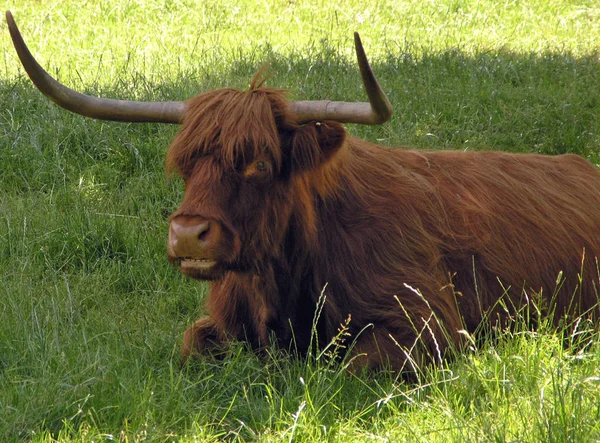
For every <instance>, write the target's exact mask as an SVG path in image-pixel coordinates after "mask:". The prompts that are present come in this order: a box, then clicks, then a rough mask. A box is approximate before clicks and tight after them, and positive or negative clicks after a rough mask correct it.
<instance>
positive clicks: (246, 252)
mask: <svg viewBox="0 0 600 443" xmlns="http://www.w3.org/2000/svg"><path fill="white" fill-rule="evenodd" d="M6 19H7V22H8V27H9V30H10V33H11V37H12V39H13V43H14V45H15V48H16V50H17V53H18V55H19V58H20V59H21V62H22V63H23V66H24V67H25V70H26V71H27V73H28V74H29V77H30V78H31V79H32V81H33V82H34V83H35V85H36V86H37V87H38V88H39V89H40V90H41V91H42V92H43V93H44V94H46V95H47V96H48V97H49V98H50V99H51V100H52V101H54V102H55V103H57V104H58V105H60V106H62V107H64V108H66V109H68V110H70V111H73V112H76V113H78V114H82V115H85V116H88V117H92V118H98V119H104V120H115V121H129V122H164V123H179V124H181V125H182V128H181V131H180V132H179V133H178V134H177V136H176V137H175V140H174V141H173V143H172V145H171V147H170V149H169V153H168V155H167V167H168V169H169V170H171V171H174V172H177V173H178V174H180V175H181V177H182V178H183V180H184V181H185V197H184V201H183V203H182V204H181V206H180V207H179V209H178V210H177V211H176V212H175V213H174V214H173V215H172V216H171V219H170V228H169V242H168V254H169V259H170V260H171V261H173V262H176V263H180V266H181V270H182V271H183V272H184V273H185V274H187V275H189V276H191V277H194V278H199V279H214V278H218V277H219V276H221V275H222V274H223V273H224V272H226V271H228V270H232V271H236V270H237V271H242V272H246V271H252V270H253V268H254V267H255V266H256V265H257V264H258V263H260V262H261V261H262V260H264V259H266V258H268V257H269V256H273V255H275V256H276V255H277V254H278V253H279V251H280V246H281V243H282V242H283V240H284V235H285V232H286V229H287V226H288V223H289V219H290V217H291V213H292V210H293V204H294V201H297V200H298V199H302V197H304V198H305V197H306V196H298V195H294V187H293V186H292V185H291V184H292V183H293V182H294V181H295V180H298V177H300V176H302V175H303V174H306V173H307V172H309V171H314V170H315V169H317V168H319V167H321V166H322V165H323V164H324V163H326V162H327V161H328V160H329V159H331V158H332V157H333V156H334V155H335V153H336V152H337V150H338V149H339V148H340V147H341V146H342V144H343V141H344V137H345V131H344V129H343V127H342V126H341V124H340V123H361V124H379V123H383V122H384V121H386V120H388V119H389V118H390V116H391V112H392V111H391V105H390V103H389V101H388V100H387V98H386V96H385V94H384V93H383V91H382V90H381V88H380V86H379V84H378V83H377V80H376V79H375V76H374V75H373V72H372V70H371V68H370V66H369V64H368V61H367V58H366V55H365V52H364V49H363V47H362V44H361V41H360V37H359V36H358V34H357V33H355V35H354V37H355V47H356V54H357V57H358V64H359V67H360V71H361V75H362V78H363V83H364V85H365V89H366V92H367V95H368V97H369V103H347V102H333V101H328V100H323V101H295V102H293V101H288V100H286V98H285V91H282V90H277V89H271V88H265V87H262V85H261V81H260V75H257V76H256V77H255V78H254V79H253V81H252V85H251V86H250V89H249V90H248V91H237V90H232V89H221V90H217V91H214V92H208V93H204V94H201V95H199V96H197V97H195V98H193V99H191V100H188V101H186V102H160V103H152V102H131V101H122V100H110V99H102V98H96V97H90V96H87V95H83V94H80V93H78V92H76V91H73V90H72V89H69V88H67V87H66V86H64V85H62V84H60V83H58V82H57V81H56V80H54V79H53V78H52V77H50V76H49V75H48V73H47V72H46V71H44V70H43V68H42V67H41V66H40V65H39V64H38V63H37V62H36V61H35V59H34V58H33V56H32V55H31V53H30V52H29V50H28V48H27V46H26V45H25V43H24V42H23V39H22V37H21V35H20V33H19V30H18V28H17V26H16V24H15V22H14V20H13V18H12V15H11V14H10V12H7V13H6Z"/></svg>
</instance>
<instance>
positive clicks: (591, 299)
mask: <svg viewBox="0 0 600 443" xmlns="http://www.w3.org/2000/svg"><path fill="white" fill-rule="evenodd" d="M286 103H287V102H286V99H285V93H284V92H283V91H280V90H275V89H267V88H262V87H254V88H251V89H250V90H249V91H243V92H242V91H236V90H229V89H225V90H218V91H215V92H210V93H206V94H202V95H200V96H198V97H196V98H194V99H192V100H190V101H189V102H188V112H187V115H186V118H185V121H184V124H183V127H182V129H181V131H180V132H179V134H178V135H177V136H176V138H175V140H174V142H173V144H172V146H171V148H170V150H169V153H168V158H167V165H168V168H169V169H170V170H171V171H178V172H179V173H180V174H181V175H182V176H183V178H184V180H185V181H186V194H185V198H184V201H183V203H182V205H181V207H180V208H179V209H178V211H177V212H175V214H173V218H176V217H179V216H184V215H187V216H196V217H200V218H203V219H207V220H212V221H214V222H217V223H219V224H220V226H223V229H224V232H227V235H226V236H225V237H226V238H225V239H224V240H223V241H222V243H223V247H222V248H221V250H219V252H218V255H219V260H221V261H223V262H225V263H226V266H225V267H224V268H223V269H224V270H223V272H222V273H221V274H220V275H216V276H213V277H211V278H212V279H213V281H212V282H211V291H210V295H209V297H208V300H207V305H206V310H207V312H208V317H205V318H202V319H200V320H199V321H198V322H197V323H196V324H195V325H194V326H192V327H191V328H190V329H188V331H187V332H186V335H185V339H184V348H183V354H184V355H185V356H188V355H190V354H191V353H195V352H200V351H202V350H204V349H206V348H207V347H210V346H212V343H213V342H214V343H219V342H221V341H223V340H228V339H231V338H234V339H239V340H247V341H249V342H250V343H251V344H252V346H254V347H255V348H260V347H262V346H265V345H267V344H268V343H269V339H270V336H273V337H275V339H276V340H277V342H278V344H279V345H280V346H284V347H291V348H293V349H296V350H298V351H299V352H300V353H304V352H306V351H307V349H308V346H309V343H310V340H311V328H312V325H313V319H314V318H315V309H316V306H317V303H318V298H319V296H320V294H321V292H322V291H323V288H325V290H324V294H325V297H326V299H325V303H324V306H323V310H322V312H321V314H320V316H319V317H318V323H317V334H318V341H319V343H320V345H321V346H322V345H324V344H327V343H328V342H329V341H330V340H332V339H333V337H334V336H335V335H336V334H337V332H338V330H339V328H340V326H341V325H342V324H343V323H344V322H345V321H346V319H347V318H348V317H349V316H351V321H350V322H349V332H350V333H351V334H352V336H353V338H355V339H356V343H355V346H354V347H353V348H352V351H351V357H355V359H354V363H355V364H356V365H358V366H367V367H371V368H372V367H379V366H382V365H386V364H390V365H391V366H392V367H393V368H394V369H396V370H402V369H403V368H405V365H406V361H407V358H408V355H409V353H410V352H411V350H412V356H411V358H415V359H416V360H417V361H422V360H427V359H429V358H431V357H432V356H433V357H437V356H441V355H443V352H444V349H446V348H447V346H448V345H449V344H458V343H460V336H461V335H460V334H459V331H460V330H462V329H466V330H467V331H473V330H474V329H475V328H476V327H477V326H478V325H479V324H480V323H481V322H482V320H483V319H486V321H490V322H496V321H504V320H505V319H506V317H507V316H508V315H511V314H512V313H514V310H515V309H518V308H519V307H522V306H523V305H524V303H526V301H527V296H531V295H532V294H533V293H540V292H541V294H542V297H543V298H545V300H546V302H547V306H546V307H547V308H550V305H551V304H552V307H551V309H552V312H554V314H553V315H554V319H555V320H556V321H558V320H559V319H560V318H561V317H563V316H564V315H566V314H568V315H573V314H581V313H585V312H586V311H588V310H591V311H593V313H592V315H595V312H597V307H596V303H597V300H598V298H597V287H598V283H599V281H598V272H597V266H596V259H595V258H596V257H597V256H598V255H599V254H600V173H599V172H598V170H596V168H594V167H593V166H592V165H591V164H589V163H588V162H586V161H585V160H583V159H581V158H579V157H577V156H574V155H562V156H557V157H548V156H541V155H517V154H507V153H500V152H470V153H468V152H415V151H411V150H406V149H386V148H383V147H380V146H377V145H374V144H371V143H368V142H366V141H363V140H359V139H356V138H354V137H350V136H347V135H346V133H345V130H344V128H343V127H342V126H341V125H340V124H338V123H334V122H328V121H325V122H312V123H308V124H305V125H299V124H297V122H296V120H295V118H294V116H293V115H290V114H289V113H288V112H287V111H286ZM259 161H261V162H264V163H266V165H267V168H266V170H259V169H258V168H257V167H256V165H257V162H259ZM584 253H585V260H583V257H584ZM561 271H562V272H563V275H564V282H563V283H562V285H561V286H560V287H559V288H557V287H556V284H557V276H558V275H559V273H560V272H561ZM417 291H418V292H419V293H420V294H422V296H420V295H419V294H418V293H417ZM553 294H554V300H551V298H553ZM501 298H504V300H503V303H498V301H499V299H501ZM551 302H552V303H551ZM361 331H362V332H361ZM419 336H420V338H419V339H417V338H418V337H419ZM415 342H419V343H420V345H419V346H416V347H415V346H414V344H415Z"/></svg>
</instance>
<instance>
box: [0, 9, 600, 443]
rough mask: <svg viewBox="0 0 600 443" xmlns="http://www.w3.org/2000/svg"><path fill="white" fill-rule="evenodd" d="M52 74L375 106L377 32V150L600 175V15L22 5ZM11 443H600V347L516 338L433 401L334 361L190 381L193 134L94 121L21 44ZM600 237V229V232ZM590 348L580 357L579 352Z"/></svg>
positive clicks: (5, 95)
mask: <svg viewBox="0 0 600 443" xmlns="http://www.w3.org/2000/svg"><path fill="white" fill-rule="evenodd" d="M5 8H6V9H11V10H12V12H13V14H14V16H15V19H16V20H17V23H18V24H19V25H20V27H21V30H22V32H23V35H24V37H25V40H26V42H28V44H29V45H30V48H31V49H32V52H33V53H34V55H36V56H37V58H38V59H39V60H40V61H41V63H42V65H43V66H44V67H46V68H47V69H48V70H49V72H51V73H52V74H53V75H56V76H57V77H58V78H59V79H60V80H61V81H62V82H64V83H66V84H67V85H69V86H71V87H73V88H75V89H78V90H80V91H82V92H87V93H91V94H99V95H100V94H101V95H103V96H106V97H121V98H134V99H148V100H161V99H170V100H178V99H184V98H187V97H189V96H192V95H194V94H196V93H198V92H200V91H204V90H207V89H213V88H218V87H224V86H228V87H239V88H245V87H246V86H247V85H248V83H249V80H250V78H251V76H252V74H253V73H254V72H255V71H256V70H257V69H258V68H260V66H261V65H262V64H263V63H269V65H270V71H271V73H272V77H271V79H270V81H269V85H271V86H277V87H283V88H289V89H290V96H291V97H292V98H295V99H319V98H330V99H341V100H348V101H352V100H360V101H362V100H364V97H363V92H362V88H361V85H360V77H359V74H358V72H357V67H356V63H355V60H354V57H353V54H352V31H355V30H358V31H360V32H361V35H362V37H363V41H364V42H365V47H366V50H367V53H368V54H369V55H370V57H371V59H372V65H373V67H374V70H375V72H376V74H377V75H378V78H379V80H380V82H381V84H382V86H383V88H384V89H385V91H386V92H387V93H388V95H389V98H390V100H391V102H392V104H393V106H394V112H395V114H394V116H393V118H392V120H391V122H389V123H387V124H386V125H384V126H382V127H359V126H352V125H348V130H349V131H350V132H351V133H353V134H355V135H358V136H361V137H364V138H367V139H369V140H373V141H378V142H380V143H382V144H386V145H411V146H417V147H419V148H422V149H460V150H467V149H468V150H479V149H495V150H509V151H513V152H540V153H547V154H559V153H565V152H573V153H577V154H579V155H582V156H583V157H586V158H587V159H589V160H590V161H591V162H592V163H595V164H598V163H599V162H600V158H599V152H600V102H599V98H598V97H599V93H600V62H599V59H598V55H599V48H600V46H599V45H600V7H599V6H598V4H597V2H596V1H594V0H587V1H586V0H581V1H577V2H576V1H572V0H532V1H527V2H526V1H518V0H504V1H500V0H497V1H493V0H489V1H484V0H464V1H461V0H439V1H433V0H428V1H423V0H419V1H416V0H405V1H399V0H389V1H387V0H385V1H384V0H380V1H374V2H365V1H359V0H347V1H343V2H324V1H319V0H313V1H303V0H289V1H286V0H278V1H264V2H258V1H256V2H252V1H250V0H231V1H227V2H225V1H218V0H207V1H202V2H194V1H187V0H162V1H159V0H137V1H134V0H129V1H117V0H102V1H97V2H95V1H83V2H82V1H77V2H76V1H72V0H65V1H62V2H38V1H33V0H9V1H8V4H7V5H6V6H5ZM0 48H2V49H1V53H0V57H1V59H0V103H1V105H0V441H3V442H4V441H7V442H8V441H22V440H23V441H35V442H41V441H54V440H58V441H82V442H88V441H89V442H91V441H105V440H110V441H114V440H118V441H215V440H240V441H247V440H260V441H281V440H284V441H344V442H346V441H422V442H429V441H442V442H447V441H456V442H463V441H494V442H499V441H530V442H537V441H553V442H562V441H574V442H585V441H599V440H600V344H599V339H600V336H599V334H598V332H597V331H595V330H593V329H591V328H590V327H589V325H585V324H580V325H578V328H577V329H573V328H570V329H565V330H560V331H555V330H553V329H552V328H550V327H549V326H547V325H545V324H541V325H540V326H539V328H538V329H537V330H536V331H529V330H527V328H525V327H523V325H522V324H521V323H519V322H517V325H516V326H515V327H514V328H513V330H512V331H511V332H505V333H504V334H501V335H500V336H499V337H498V338H497V340H495V341H494V342H493V343H482V344H479V343H478V345H477V346H475V345H473V347H472V349H470V350H466V351H465V352H464V355H461V356H459V357H457V358H456V359H455V360H454V361H452V362H451V363H449V364H448V365H446V366H444V367H441V368H438V367H435V368H433V367H432V368H425V369H423V373H422V374H420V376H419V377H418V381H417V382H416V383H405V382H403V381H402V380H399V379H395V378H394V376H393V375H391V374H386V373H381V374H363V375H361V376H351V375H348V374H347V373H346V372H345V371H344V370H343V368H340V367H339V366H336V365H331V364H329V363H328V362H327V361H326V359H324V358H320V356H314V357H315V358H313V359H310V360H309V361H297V360H293V359H291V358H290V357H289V356H286V355H282V354H278V353H276V352H275V353H273V354H272V355H269V356H268V357H267V358H266V359H260V358H258V357H256V356H254V355H253V354H252V353H250V352H248V351H247V350H246V349H245V348H244V346H243V345H236V346H233V347H232V349H231V350H230V351H229V354H228V356H227V358H225V359H224V360H223V361H214V360H210V359H205V360H202V361H197V362H194V364H192V365H189V366H187V367H185V368H183V369H182V368H181V367H180V361H179V358H178V346H179V344H180V340H181V336H182V334H183V331H184V330H185V328H186V327H187V326H188V325H189V324H190V323H191V322H192V321H193V320H194V319H195V318H196V317H198V316H199V315H200V314H201V312H202V300H203V298H204V296H205V294H206V290H207V287H206V286H205V285H203V284H199V283H197V282H192V281H188V280H187V279H185V278H184V277H182V276H181V275H180V274H179V273H178V271H177V270H176V269H174V268H173V267H171V266H170V265H169V264H168V263H167V260H166V236H167V228H168V224H167V217H168V216H169V214H170V213H171V212H172V211H173V210H174V209H175V208H176V207H177V205H178V203H179V201H180V200H181V197H182V184H181V183H180V182H179V181H178V180H177V179H175V178H168V177H166V176H165V172H164V160H163V158H164V155H165V152H166V149H167V147H168V145H169V142H170V140H171V138H172V137H173V135H174V133H175V131H176V130H177V128H176V127H174V126H167V125H152V124H137V125H133V124H119V123H108V122H99V121H92V120H87V119H85V118H83V117H80V116H74V115H72V114H70V113H68V112H66V111H63V110H61V109H59V108H57V107H56V106H55V105H53V104H51V103H50V102H49V101H47V100H46V99H45V98H43V97H42V96H41V94H40V93H38V92H37V91H36V90H35V89H34V87H33V86H32V85H31V83H30V82H29V80H28V78H27V77H26V76H25V74H24V72H23V71H22V69H21V67H20V64H19V62H18V61H17V58H16V55H15V53H14V50H13V48H12V45H11V43H10V41H9V37H8V31H7V27H6V24H5V22H4V21H2V24H0ZM599 230H600V227H599ZM565 342H566V343H567V344H568V345H567V346H564V343H565Z"/></svg>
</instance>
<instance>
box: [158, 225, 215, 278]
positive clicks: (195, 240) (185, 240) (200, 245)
mask: <svg viewBox="0 0 600 443" xmlns="http://www.w3.org/2000/svg"><path fill="white" fill-rule="evenodd" d="M222 244H223V229H222V228H221V225H220V224H219V223H218V222H215V221H211V220H204V219H202V218H200V217H196V216H187V215H179V216H176V217H173V218H172V219H171V225H170V227H169V243H168V245H167V252H168V255H169V260H170V261H171V262H174V263H178V264H179V266H180V269H181V271H182V272H183V273H184V274H186V275H189V276H190V277H193V278H199V279H212V278H214V277H215V275H216V274H217V273H219V269H220V268H222V258H221V256H222V254H220V253H219V249H220V246H222Z"/></svg>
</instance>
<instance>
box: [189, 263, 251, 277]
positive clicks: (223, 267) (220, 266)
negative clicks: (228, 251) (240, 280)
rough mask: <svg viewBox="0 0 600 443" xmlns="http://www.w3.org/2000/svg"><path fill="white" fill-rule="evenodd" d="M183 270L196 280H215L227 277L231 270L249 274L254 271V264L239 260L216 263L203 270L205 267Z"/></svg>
mask: <svg viewBox="0 0 600 443" xmlns="http://www.w3.org/2000/svg"><path fill="white" fill-rule="evenodd" d="M181 272H182V273H183V274H184V275H185V276H187V277H189V278H193V279H194V280H201V281H215V280H220V279H222V278H223V277H225V275H227V274H228V273H230V272H233V273H239V274H247V273H250V272H252V266H251V265H244V264H242V263H239V262H232V263H222V262H220V263H217V264H216V265H214V266H213V267H212V268H210V270H203V269H194V268H192V269H187V270H186V271H183V270H181Z"/></svg>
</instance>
